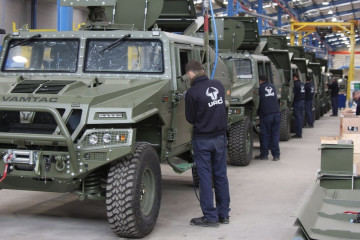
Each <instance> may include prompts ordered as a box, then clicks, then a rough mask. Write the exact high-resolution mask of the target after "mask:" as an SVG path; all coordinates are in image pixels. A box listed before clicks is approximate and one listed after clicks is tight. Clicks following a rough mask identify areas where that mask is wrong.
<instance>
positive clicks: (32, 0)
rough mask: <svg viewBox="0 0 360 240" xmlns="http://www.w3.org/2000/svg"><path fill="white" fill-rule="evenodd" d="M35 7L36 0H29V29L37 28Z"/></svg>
mask: <svg viewBox="0 0 360 240" xmlns="http://www.w3.org/2000/svg"><path fill="white" fill-rule="evenodd" d="M36 9H37V0H31V26H30V28H31V29H36V28H37V26H36V25H37V22H36V17H37V13H36Z"/></svg>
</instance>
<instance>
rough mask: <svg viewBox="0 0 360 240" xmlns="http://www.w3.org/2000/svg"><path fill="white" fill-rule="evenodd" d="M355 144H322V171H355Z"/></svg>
mask: <svg viewBox="0 0 360 240" xmlns="http://www.w3.org/2000/svg"><path fill="white" fill-rule="evenodd" d="M353 152H354V149H353V144H322V145H321V171H322V172H348V173H351V174H352V173H353Z"/></svg>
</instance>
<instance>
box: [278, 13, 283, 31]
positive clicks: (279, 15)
mask: <svg viewBox="0 0 360 240" xmlns="http://www.w3.org/2000/svg"><path fill="white" fill-rule="evenodd" d="M282 12H283V10H282V8H278V18H277V27H278V28H281V27H282V21H281V16H282ZM278 34H281V31H280V30H278Z"/></svg>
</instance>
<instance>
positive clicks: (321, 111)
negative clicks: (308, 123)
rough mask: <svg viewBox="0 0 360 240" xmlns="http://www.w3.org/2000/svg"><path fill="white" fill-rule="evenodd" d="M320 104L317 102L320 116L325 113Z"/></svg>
mask: <svg viewBox="0 0 360 240" xmlns="http://www.w3.org/2000/svg"><path fill="white" fill-rule="evenodd" d="M321 105H322V104H319V108H320V117H322V116H324V114H325V109H324V108H323V107H322V106H321Z"/></svg>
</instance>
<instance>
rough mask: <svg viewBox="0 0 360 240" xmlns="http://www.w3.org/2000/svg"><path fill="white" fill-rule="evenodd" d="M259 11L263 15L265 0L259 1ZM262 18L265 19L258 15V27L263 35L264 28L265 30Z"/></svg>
mask: <svg viewBox="0 0 360 240" xmlns="http://www.w3.org/2000/svg"><path fill="white" fill-rule="evenodd" d="M257 13H258V14H261V15H262V14H263V0H259V1H258V8H257ZM262 20H263V19H262V18H261V17H258V29H259V34H260V35H262V30H263V24H262Z"/></svg>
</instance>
